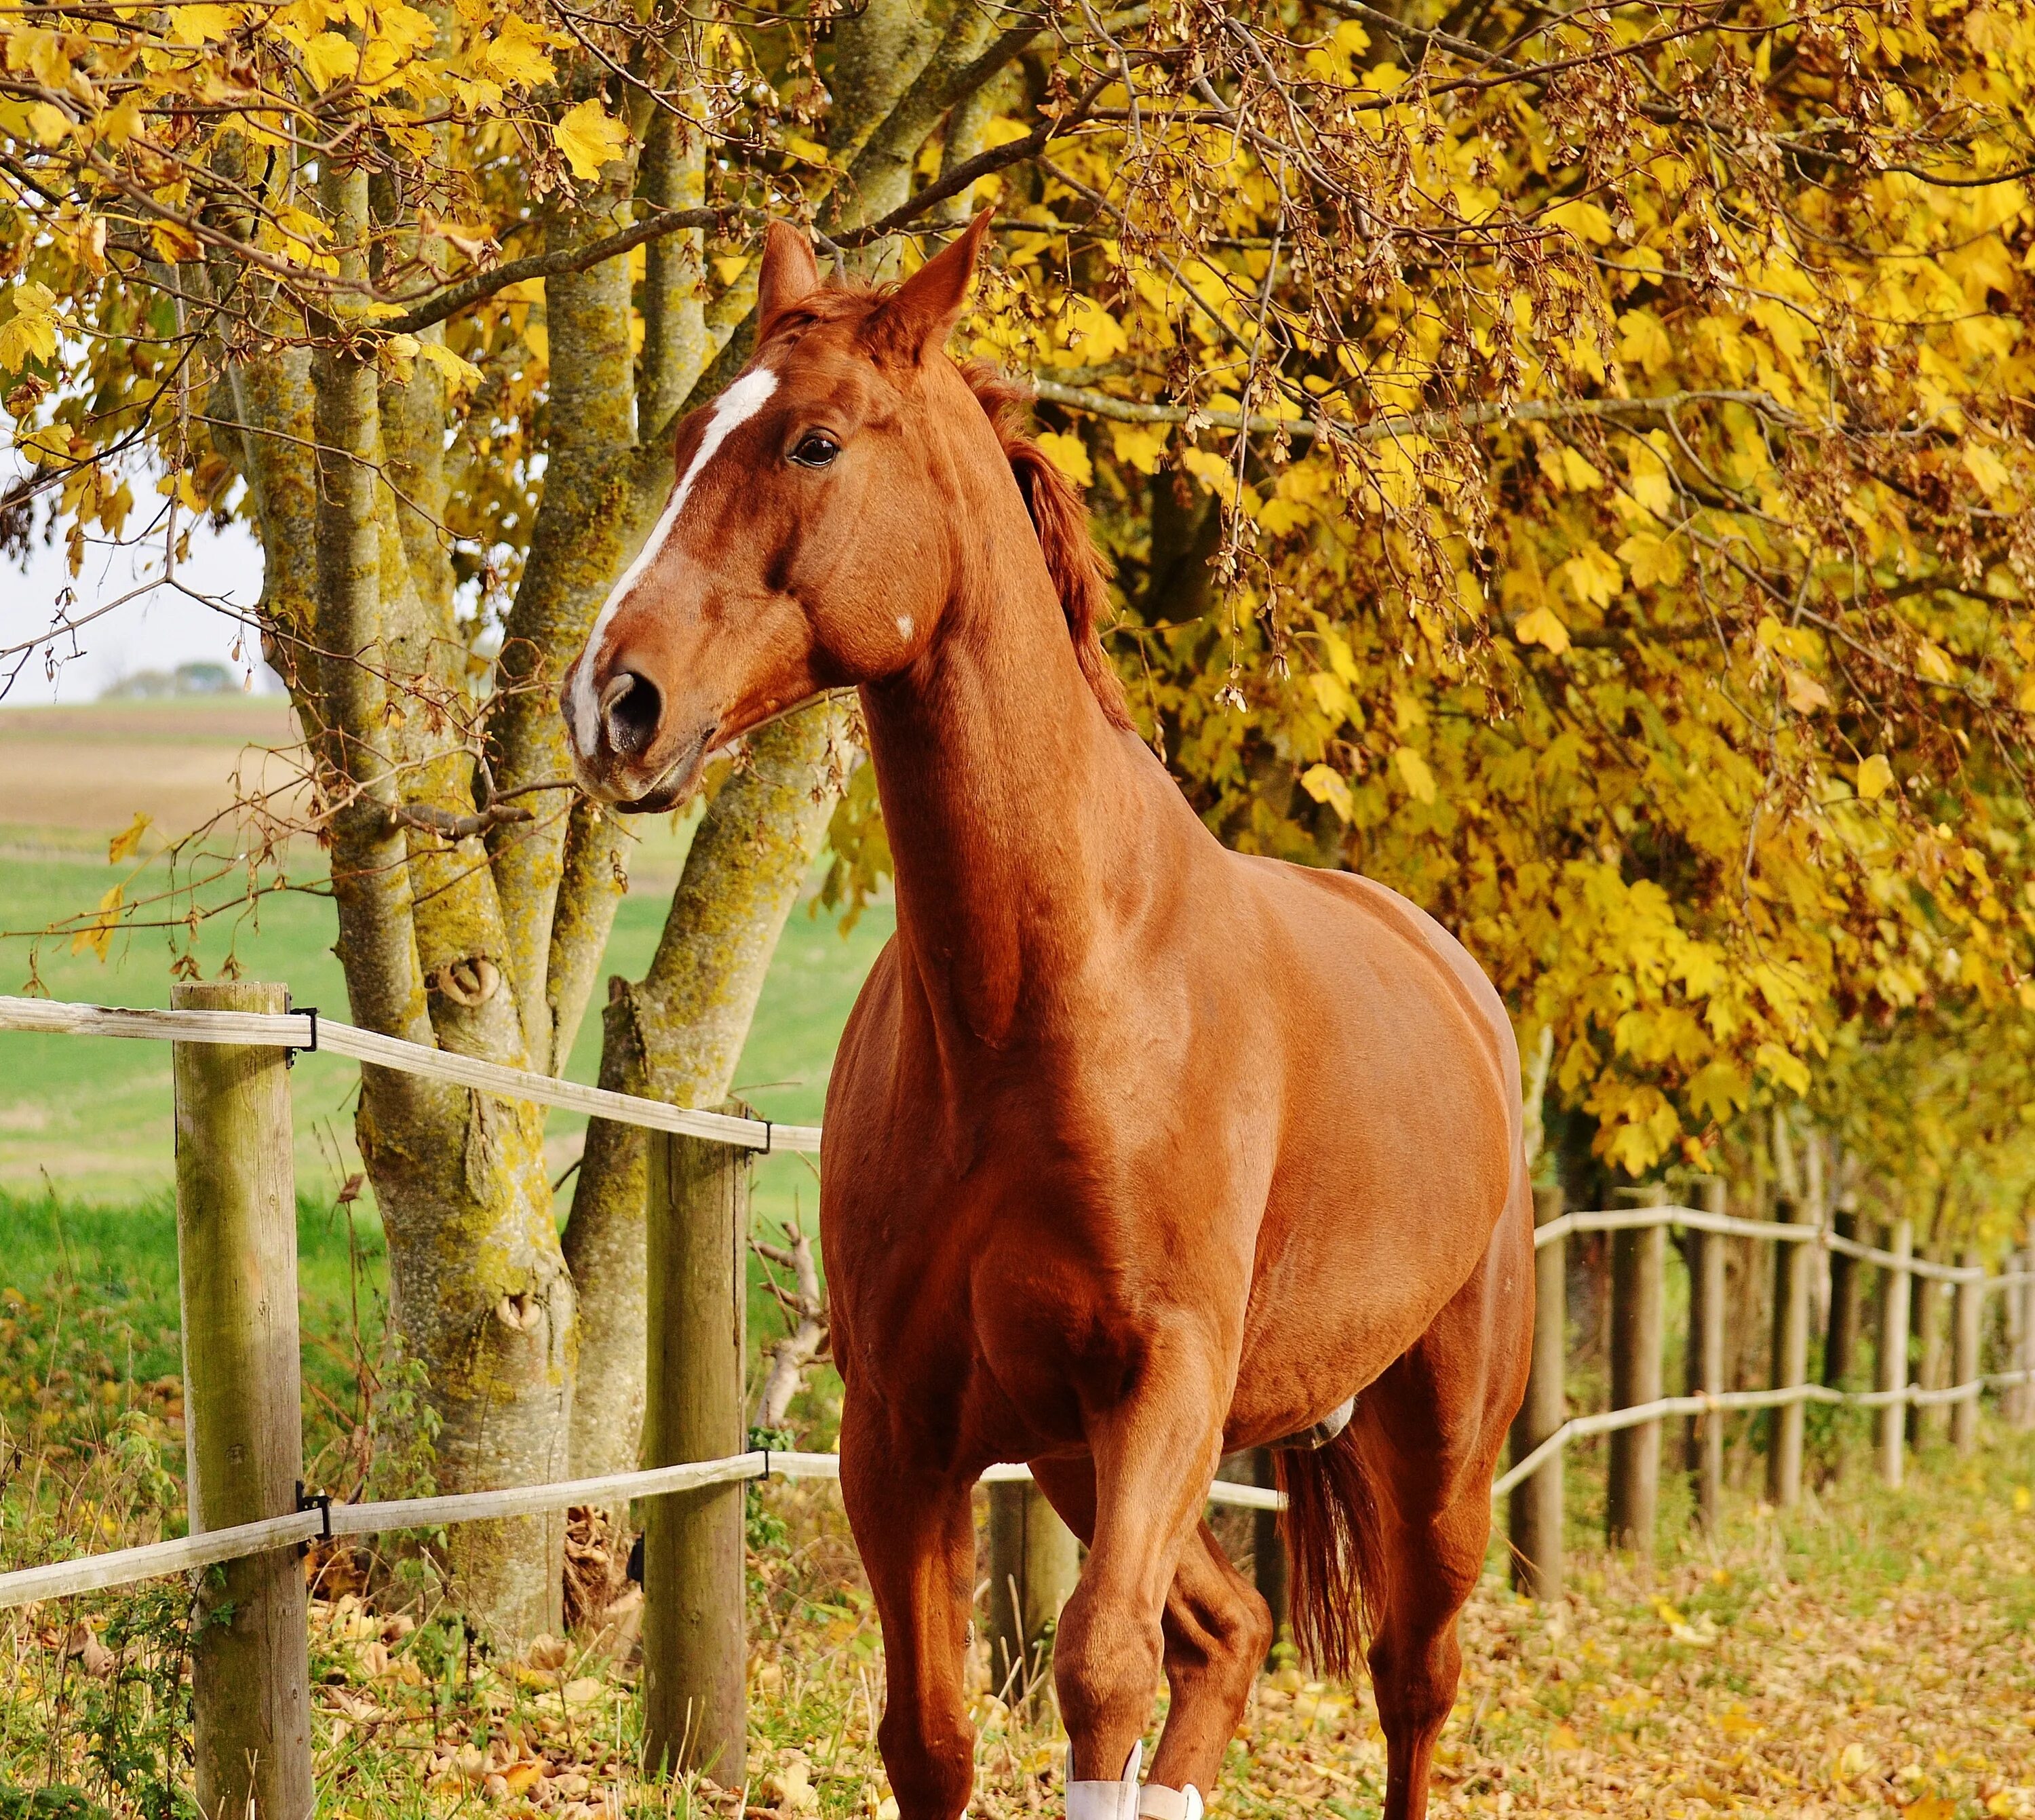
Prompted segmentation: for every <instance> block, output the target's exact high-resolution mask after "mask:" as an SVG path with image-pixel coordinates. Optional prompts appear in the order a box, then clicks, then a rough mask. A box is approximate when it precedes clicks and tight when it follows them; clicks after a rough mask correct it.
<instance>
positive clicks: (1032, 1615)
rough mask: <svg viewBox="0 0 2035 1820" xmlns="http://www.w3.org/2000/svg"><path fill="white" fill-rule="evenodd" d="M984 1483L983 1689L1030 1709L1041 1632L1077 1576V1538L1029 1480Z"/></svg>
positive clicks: (1037, 1684) (1041, 1686) (1038, 1687)
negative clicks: (986, 1514)
mask: <svg viewBox="0 0 2035 1820" xmlns="http://www.w3.org/2000/svg"><path fill="white" fill-rule="evenodd" d="M988 1491H989V1624H988V1626H987V1628H988V1632H989V1680H990V1690H991V1692H992V1693H995V1694H998V1695H999V1696H1000V1697H1001V1698H1003V1699H1005V1700H1007V1701H1009V1702H1010V1705H1012V1706H1013V1707H1014V1708H1023V1709H1027V1710H1029V1711H1033V1712H1036V1711H1037V1710H1038V1708H1039V1706H1040V1696H1041V1694H1043V1693H1044V1690H1045V1684H1046V1663H1045V1647H1046V1641H1047V1638H1048V1635H1049V1634H1050V1633H1051V1629H1052V1626H1054V1625H1055V1624H1056V1623H1059V1616H1060V1608H1061V1607H1062V1606H1063V1605H1065V1604H1066V1602H1067V1600H1068V1598H1069V1596H1070V1595H1071V1594H1072V1593H1073V1592H1074V1585H1075V1583H1076V1582H1077V1581H1078V1580H1079V1579H1080V1577H1081V1544H1080V1542H1079V1541H1078V1540H1077V1539H1076V1537H1075V1536H1074V1531H1073V1530H1071V1529H1069V1528H1068V1527H1067V1526H1066V1524H1064V1523H1063V1522H1062V1521H1060V1515H1059V1512H1058V1511H1057V1510H1055V1509H1054V1508H1053V1507H1052V1506H1051V1504H1049V1503H1048V1502H1046V1495H1045V1494H1044V1492H1043V1491H1040V1489H1039V1487H1037V1486H1036V1485H1028V1484H1025V1483H1023V1482H1022V1481H1021V1480H1014V1481H1012V1482H1010V1483H1004V1484H996V1485H991V1486H990V1487H988Z"/></svg>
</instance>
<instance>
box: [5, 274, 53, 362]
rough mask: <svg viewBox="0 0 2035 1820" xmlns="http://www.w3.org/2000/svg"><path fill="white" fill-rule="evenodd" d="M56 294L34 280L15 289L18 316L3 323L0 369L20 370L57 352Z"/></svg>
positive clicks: (50, 357)
mask: <svg viewBox="0 0 2035 1820" xmlns="http://www.w3.org/2000/svg"><path fill="white" fill-rule="evenodd" d="M56 306H57V299H56V293H55V291H52V290H51V288H49V286H48V285H47V284H37V283H36V282H35V280H32V279H31V280H29V281H28V283H26V284H18V285H17V286H16V287H15V288H14V314H13V316H12V317H10V318H9V319H8V320H7V321H6V322H0V368H4V369H5V370H6V371H8V372H10V373H11V372H15V371H17V370H19V369H20V368H21V367H24V366H25V365H26V364H27V363H28V362H29V361H31V360H54V359H55V358H56V353H57V317H56Z"/></svg>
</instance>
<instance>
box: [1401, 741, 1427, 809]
mask: <svg viewBox="0 0 2035 1820" xmlns="http://www.w3.org/2000/svg"><path fill="white" fill-rule="evenodd" d="M1392 762H1393V763H1394V765H1396V766H1397V768H1398V771H1399V777H1400V780H1401V782H1402V783H1403V784H1405V786H1406V788H1407V792H1408V793H1409V795H1411V796H1412V799H1413V800H1414V801H1415V802H1416V803H1431V802H1433V801H1434V799H1435V774H1434V773H1433V772H1431V771H1430V770H1429V769H1428V761H1427V760H1426V759H1424V758H1422V757H1421V756H1420V754H1419V753H1417V752H1416V751H1415V750H1413V748H1412V746H1399V747H1397V749H1396V750H1394V752H1393V754H1392Z"/></svg>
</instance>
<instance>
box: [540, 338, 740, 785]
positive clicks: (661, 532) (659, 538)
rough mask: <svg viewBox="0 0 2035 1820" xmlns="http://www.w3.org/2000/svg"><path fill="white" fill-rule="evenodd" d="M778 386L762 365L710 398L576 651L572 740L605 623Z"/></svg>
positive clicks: (595, 710)
mask: <svg viewBox="0 0 2035 1820" xmlns="http://www.w3.org/2000/svg"><path fill="white" fill-rule="evenodd" d="M776 390H777V374H774V373H773V372H772V371H771V370H769V368H768V367H758V368H757V369H756V370H754V372H753V373H745V374H743V376H742V377H741V378H739V379H738V380H736V381H735V383H734V384H733V385H731V386H729V387H728V389H727V390H726V391H725V392H724V393H721V395H720V397H718V398H717V399H715V400H714V401H713V412H712V415H711V416H709V417H708V419H707V420H706V434H705V435H704V436H702V437H701V438H700V445H699V447H698V448H697V449H694V451H693V458H692V460H691V461H690V463H689V464H687V466H686V471H685V472H684V473H683V475H681V476H679V483H678V485H677V486H676V487H674V488H673V489H672V490H671V503H670V504H669V505H668V506H666V507H665V508H664V517H661V518H660V519H659V520H658V521H657V524H656V529H654V530H653V531H652V532H651V533H650V535H649V536H648V537H646V538H645V539H644V540H643V548H642V551H641V554H640V555H638V557H637V558H636V560H635V561H634V562H632V563H630V565H629V567H628V569H627V570H626V573H624V574H623V577H622V579H621V580H620V581H618V582H616V583H615V586H614V588H613V590H612V591H611V592H610V593H609V595H608V596H607V602H606V604H604V606H603V607H601V609H600V615H599V617H598V618H596V619H595V621H594V622H593V630H592V631H591V632H590V633H589V634H587V640H586V649H585V650H584V651H583V652H581V653H580V660H579V671H578V673H577V675H575V676H574V678H573V700H572V705H573V709H574V712H573V713H570V714H569V715H568V716H566V721H567V724H568V730H569V731H570V732H571V733H572V734H573V735H574V743H575V744H577V745H583V746H586V747H588V748H591V746H592V743H593V741H594V739H595V736H596V731H597V730H598V726H599V722H600V696H599V694H598V693H597V692H596V690H595V688H594V686H593V674H594V671H596V670H597V669H599V668H600V646H601V641H602V640H603V639H604V638H605V637H607V628H608V626H609V624H610V622H611V621H612V620H613V619H614V618H615V614H616V613H617V612H618V611H619V610H620V608H621V606H622V604H623V602H624V601H625V600H627V599H628V598H629V596H630V594H631V593H632V592H634V589H635V587H636V584H637V583H638V581H641V580H642V578H643V576H644V574H645V572H646V571H647V570H649V566H650V565H651V564H652V563H653V562H656V560H657V558H658V557H659V556H660V555H661V554H662V553H663V551H664V546H665V545H666V544H667V543H669V542H670V541H671V534H672V532H675V531H676V530H677V529H678V528H679V513H682V512H683V511H684V510H685V509H686V500H687V499H688V498H690V497H691V495H692V490H693V483H694V481H695V480H697V479H698V478H699V477H700V472H701V470H702V469H703V468H705V466H706V464H707V463H708V462H709V461H712V460H713V458H714V456H715V455H716V454H717V453H718V452H719V450H720V446H721V444H722V443H724V442H726V441H727V440H728V438H729V437H730V436H731V435H732V434H734V433H735V431H737V430H738V429H739V428H740V427H742V426H743V424H744V423H747V422H748V421H749V419H750V418H752V417H754V416H755V415H756V413H757V412H759V411H760V410H762V408H763V407H764V405H765V404H766V403H767V402H768V401H769V397H770V394H771V393H773V392H775V391H776Z"/></svg>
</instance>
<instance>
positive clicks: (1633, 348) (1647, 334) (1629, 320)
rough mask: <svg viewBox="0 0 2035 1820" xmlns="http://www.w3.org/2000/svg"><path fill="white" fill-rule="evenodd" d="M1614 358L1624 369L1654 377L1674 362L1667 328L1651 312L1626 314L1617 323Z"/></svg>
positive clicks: (1672, 346) (1637, 311)
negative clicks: (1616, 346)
mask: <svg viewBox="0 0 2035 1820" xmlns="http://www.w3.org/2000/svg"><path fill="white" fill-rule="evenodd" d="M1618 333H1619V343H1618V357H1619V359H1621V360H1623V362H1625V363H1626V364H1627V366H1628V367H1634V366H1636V367H1639V368H1640V369H1641V370H1643V371H1645V372H1647V373H1658V372H1659V371H1660V370H1661V368H1662V367H1665V366H1666V365H1667V364H1668V363H1669V362H1670V361H1671V360H1672V359H1674V358H1675V344H1674V343H1673V342H1672V341H1671V340H1669V339H1668V329H1667V325H1665V324H1664V323H1663V322H1661V318H1659V317H1657V316H1656V315H1655V314H1653V311H1652V310H1627V311H1626V312H1625V314H1623V316H1621V317H1619V319H1618Z"/></svg>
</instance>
